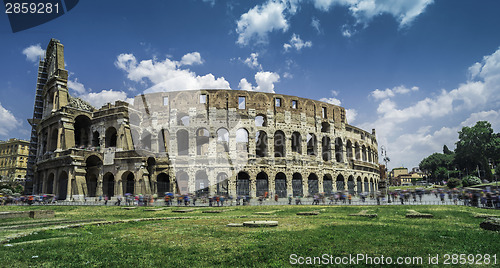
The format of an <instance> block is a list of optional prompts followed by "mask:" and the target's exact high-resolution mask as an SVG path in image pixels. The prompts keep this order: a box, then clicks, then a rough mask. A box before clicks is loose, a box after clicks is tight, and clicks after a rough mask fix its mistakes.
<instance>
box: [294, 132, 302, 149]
mask: <svg viewBox="0 0 500 268" xmlns="http://www.w3.org/2000/svg"><path fill="white" fill-rule="evenodd" d="M292 152H295V153H298V154H302V137H301V136H300V133H299V132H293V133H292Z"/></svg>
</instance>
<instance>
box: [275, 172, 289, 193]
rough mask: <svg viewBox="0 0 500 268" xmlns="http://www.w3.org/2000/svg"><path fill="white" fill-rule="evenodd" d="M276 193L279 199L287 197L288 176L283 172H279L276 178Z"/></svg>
mask: <svg viewBox="0 0 500 268" xmlns="http://www.w3.org/2000/svg"><path fill="white" fill-rule="evenodd" d="M274 192H275V194H276V195H278V197H286V196H287V191H286V175H285V173H283V172H278V174H276V176H275V178H274Z"/></svg>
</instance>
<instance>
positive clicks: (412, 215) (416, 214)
mask: <svg viewBox="0 0 500 268" xmlns="http://www.w3.org/2000/svg"><path fill="white" fill-rule="evenodd" d="M406 217H407V218H427V219H428V218H432V217H434V215H432V214H426V213H420V212H417V211H415V210H412V209H409V210H408V214H406Z"/></svg>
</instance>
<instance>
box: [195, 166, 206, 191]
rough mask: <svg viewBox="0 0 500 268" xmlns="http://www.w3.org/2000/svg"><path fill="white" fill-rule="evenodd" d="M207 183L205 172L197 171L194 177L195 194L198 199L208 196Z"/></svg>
mask: <svg viewBox="0 0 500 268" xmlns="http://www.w3.org/2000/svg"><path fill="white" fill-rule="evenodd" d="M208 189H209V182H208V176H207V173H206V172H205V171H198V172H197V173H196V177H195V194H196V196H198V197H202V196H208V193H209V191H208Z"/></svg>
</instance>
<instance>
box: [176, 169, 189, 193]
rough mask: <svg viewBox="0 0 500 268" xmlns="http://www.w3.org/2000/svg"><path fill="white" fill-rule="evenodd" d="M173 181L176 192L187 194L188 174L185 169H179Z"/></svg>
mask: <svg viewBox="0 0 500 268" xmlns="http://www.w3.org/2000/svg"><path fill="white" fill-rule="evenodd" d="M175 182H176V184H177V187H176V188H177V193H178V194H187V193H188V192H189V188H188V185H189V175H188V174H187V173H186V172H185V171H183V170H181V171H178V172H177V173H176V174H175Z"/></svg>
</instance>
